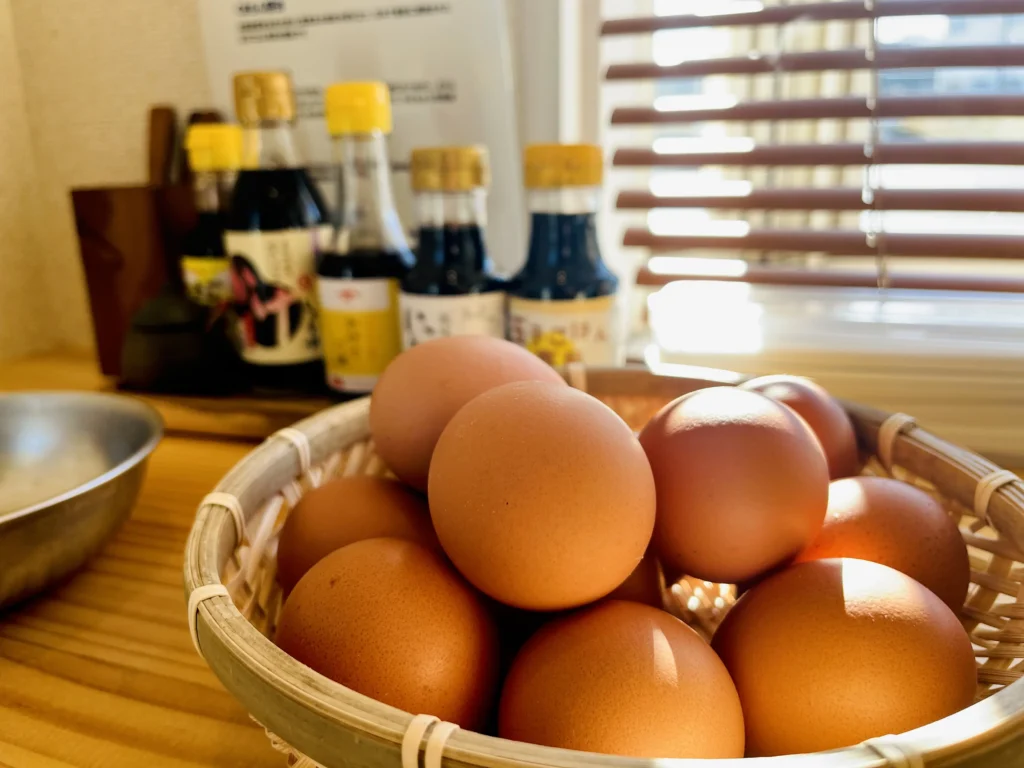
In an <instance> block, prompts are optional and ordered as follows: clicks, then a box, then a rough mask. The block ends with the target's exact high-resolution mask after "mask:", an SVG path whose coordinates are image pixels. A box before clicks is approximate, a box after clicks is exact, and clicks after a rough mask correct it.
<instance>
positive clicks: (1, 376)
mask: <svg viewBox="0 0 1024 768" xmlns="http://www.w3.org/2000/svg"><path fill="white" fill-rule="evenodd" d="M109 388H110V384H109V382H107V381H106V380H105V379H103V378H102V377H101V376H99V375H98V374H97V373H96V371H95V364H94V363H92V362H91V361H90V360H88V359H87V358H82V357H81V356H50V357H45V358H37V359H33V360H28V361H24V362H21V363H16V364H5V365H3V367H2V368H0V392H2V391H4V390H13V389H83V390H103V389H109ZM148 399H150V400H151V402H153V404H154V405H156V407H157V408H158V409H159V410H160V411H161V413H162V415H163V416H164V419H165V421H166V422H167V426H168V432H169V436H168V437H166V438H165V439H164V441H163V442H162V443H161V445H160V447H159V448H157V450H156V452H155V453H154V454H153V456H152V458H151V460H150V465H149V472H148V475H147V478H146V482H145V484H144V486H143V489H142V494H141V497H140V499H139V502H138V504H137V505H136V508H135V510H134V511H133V513H132V517H131V519H130V520H129V521H128V522H127V523H126V524H125V526H124V527H123V528H122V529H121V531H120V532H119V533H118V534H117V536H116V537H115V538H114V540H113V541H112V542H111V543H110V544H109V545H108V546H107V547H106V549H105V550H104V551H103V553H102V554H101V555H100V556H99V557H97V558H96V559H95V560H93V561H92V562H91V563H90V564H89V565H88V566H86V568H85V569H84V570H82V571H81V572H79V573H78V574H77V575H76V576H74V577H73V578H71V579H70V580H69V581H68V582H67V583H65V584H64V585H63V586H60V587H57V588H55V589H53V590H51V591H50V592H49V593H48V594H47V595H46V596H44V597H40V598H37V599H36V600H35V601H33V602H31V603H29V604H27V605H24V606H22V607H20V608H19V609H17V610H14V611H12V612H9V613H7V614H6V615H3V614H0V768H3V767H4V766H11V767H12V768H67V767H68V766H75V768H86V767H88V768H120V767H121V766H124V767H125V768H143V767H145V768H148V767H150V766H152V767H153V768H162V767H163V766H174V767H176V768H177V767H178V766H182V767H183V766H217V767H218V768H221V767H226V766H246V767H249V766H253V767H255V768H259V766H274V768H282V767H283V766H284V765H285V762H284V758H283V756H281V755H279V754H277V753H275V752H274V751H273V750H272V749H271V748H270V746H269V742H268V741H267V739H266V737H265V736H264V734H263V732H262V730H261V729H259V728H258V727H257V726H256V725H255V724H254V723H253V722H252V721H251V720H250V719H249V717H248V716H247V714H246V713H245V711H244V710H243V709H242V707H241V706H239V704H238V703H237V702H236V701H235V700H234V699H233V698H232V697H231V696H230V695H229V694H228V693H227V692H226V691H225V690H224V689H223V687H222V686H221V685H220V683H219V682H218V680H217V679H216V678H215V677H214V675H213V674H212V673H211V672H210V671H209V669H207V667H206V665H205V663H204V662H203V660H202V659H201V658H200V657H199V656H198V655H197V654H196V652H195V650H194V649H193V648H192V642H191V640H190V638H189V633H188V627H187V625H186V618H185V598H184V590H183V587H182V575H181V569H182V552H183V549H184V546H185V539H186V538H187V536H188V532H189V528H190V526H191V524H192V519H193V516H194V513H195V508H196V506H197V504H198V502H199V501H200V499H201V498H202V497H203V496H204V495H205V494H206V493H207V492H208V491H209V490H210V489H211V488H213V486H214V485H215V484H216V482H217V480H218V479H219V478H220V477H221V476H222V475H223V474H224V473H225V472H226V471H227V470H228V469H229V468H230V467H231V466H232V465H233V464H234V463H235V462H236V461H238V460H239V459H240V458H241V457H242V456H243V455H244V454H245V453H246V452H247V451H248V450H249V449H250V448H251V447H252V440H253V439H255V438H259V437H262V436H264V435H265V434H269V432H270V431H273V430H274V429H276V428H279V427H280V426H284V425H285V424H288V423H291V421H294V420H295V419H298V418H301V417H302V416H304V415H307V414H308V413H309V412H312V411H313V410H315V409H316V408H318V407H321V406H322V405H323V403H320V402H318V401H308V402H302V403H292V404H288V403H276V404H273V403H272V404H271V405H270V406H267V407H264V406H263V405H260V407H258V408H253V407H252V403H249V404H246V403H244V402H241V401H237V400H236V401H205V400H181V399H175V398H148ZM289 419H290V420H289ZM282 422H283V423H282ZM207 430H213V431H215V432H217V433H219V434H221V436H220V437H216V438H213V439H210V438H197V437H194V436H191V435H192V434H193V433H195V432H202V431H207ZM223 435H234V439H228V438H226V437H224V436H223ZM239 438H245V439H247V440H248V442H246V441H245V440H240V439H239ZM1016 471H1017V473H1018V474H1021V473H1022V471H1021V470H1020V469H1018V470H1016Z"/></svg>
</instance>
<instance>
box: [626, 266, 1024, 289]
mask: <svg viewBox="0 0 1024 768" xmlns="http://www.w3.org/2000/svg"><path fill="white" fill-rule="evenodd" d="M678 280H717V281H724V282H730V283H733V282H735V283H752V284H754V285H809V286H817V287H822V288H829V287H837V288H874V287H876V286H877V285H878V276H877V275H876V274H870V273H866V272H857V271H853V270H809V269H784V268H782V269H780V268H773V267H759V266H757V265H747V266H746V269H745V271H744V272H743V273H742V274H730V273H727V272H725V271H723V273H722V274H713V275H709V274H707V273H706V272H703V271H700V272H698V271H687V270H685V269H680V270H671V271H654V270H652V269H650V267H643V268H642V269H641V270H640V272H639V273H638V274H637V278H636V282H637V285H645V286H651V287H657V286H662V285H668V284H669V283H673V282H676V281H678ZM886 283H887V285H888V286H889V287H890V288H897V289H898V288H908V289H917V290H926V291H935V290H938V291H984V292H1000V293H1002V292H1011V293H1024V278H1017V277H1003V276H986V275H946V274H938V273H899V272H892V271H890V272H889V274H888V276H887V281H886Z"/></svg>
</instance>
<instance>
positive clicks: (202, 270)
mask: <svg viewBox="0 0 1024 768" xmlns="http://www.w3.org/2000/svg"><path fill="white" fill-rule="evenodd" d="M181 276H182V278H183V279H184V281H185V291H186V292H187V293H188V297H189V298H190V299H192V301H194V302H195V303H196V304H202V305H203V306H204V307H216V306H220V305H221V304H222V303H224V302H225V301H227V300H228V297H229V296H230V294H231V278H230V276H229V275H228V260H227V257H222V256H182V257H181Z"/></svg>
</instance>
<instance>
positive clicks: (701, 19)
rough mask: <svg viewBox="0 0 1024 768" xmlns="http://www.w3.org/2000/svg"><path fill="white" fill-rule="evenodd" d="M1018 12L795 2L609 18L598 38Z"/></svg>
mask: <svg viewBox="0 0 1024 768" xmlns="http://www.w3.org/2000/svg"><path fill="white" fill-rule="evenodd" d="M1004 13H1022V11H1021V6H1020V0H876V2H875V3H874V8H873V9H872V8H870V7H868V5H867V4H866V3H864V1H863V0H839V1H838V2H824V3H798V4H793V5H783V6H774V7H768V8H762V9H760V10H756V11H749V12H736V11H733V12H729V11H728V10H726V11H724V12H721V13H706V14H700V15H696V14H681V15H676V16H640V17H637V18H630V19H609V20H607V21H605V22H603V23H602V24H601V34H602V35H637V34H651V33H653V32H658V31H661V30H665V29H694V28H697V27H745V26H762V25H765V24H785V23H787V22H791V21H797V20H800V21H844V20H854V19H880V18H886V17H889V16H931V15H952V16H958V15H959V16H963V15H992V14H1004Z"/></svg>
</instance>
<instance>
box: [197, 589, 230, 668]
mask: <svg viewBox="0 0 1024 768" xmlns="http://www.w3.org/2000/svg"><path fill="white" fill-rule="evenodd" d="M211 597H227V598H229V599H230V595H229V594H228V588H227V587H225V586H224V585H223V584H203V585H202V586H201V587H196V588H195V589H193V590H192V592H191V594H190V595H189V596H188V631H189V634H190V635H191V636H192V645H194V646H195V648H196V653H198V654H199V655H200V656H203V651H202V649H201V648H200V647H199V604H200V603H202V602H203V601H204V600H209V599H210V598H211ZM203 658H204V659H205V658H206V657H205V656H203Z"/></svg>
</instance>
